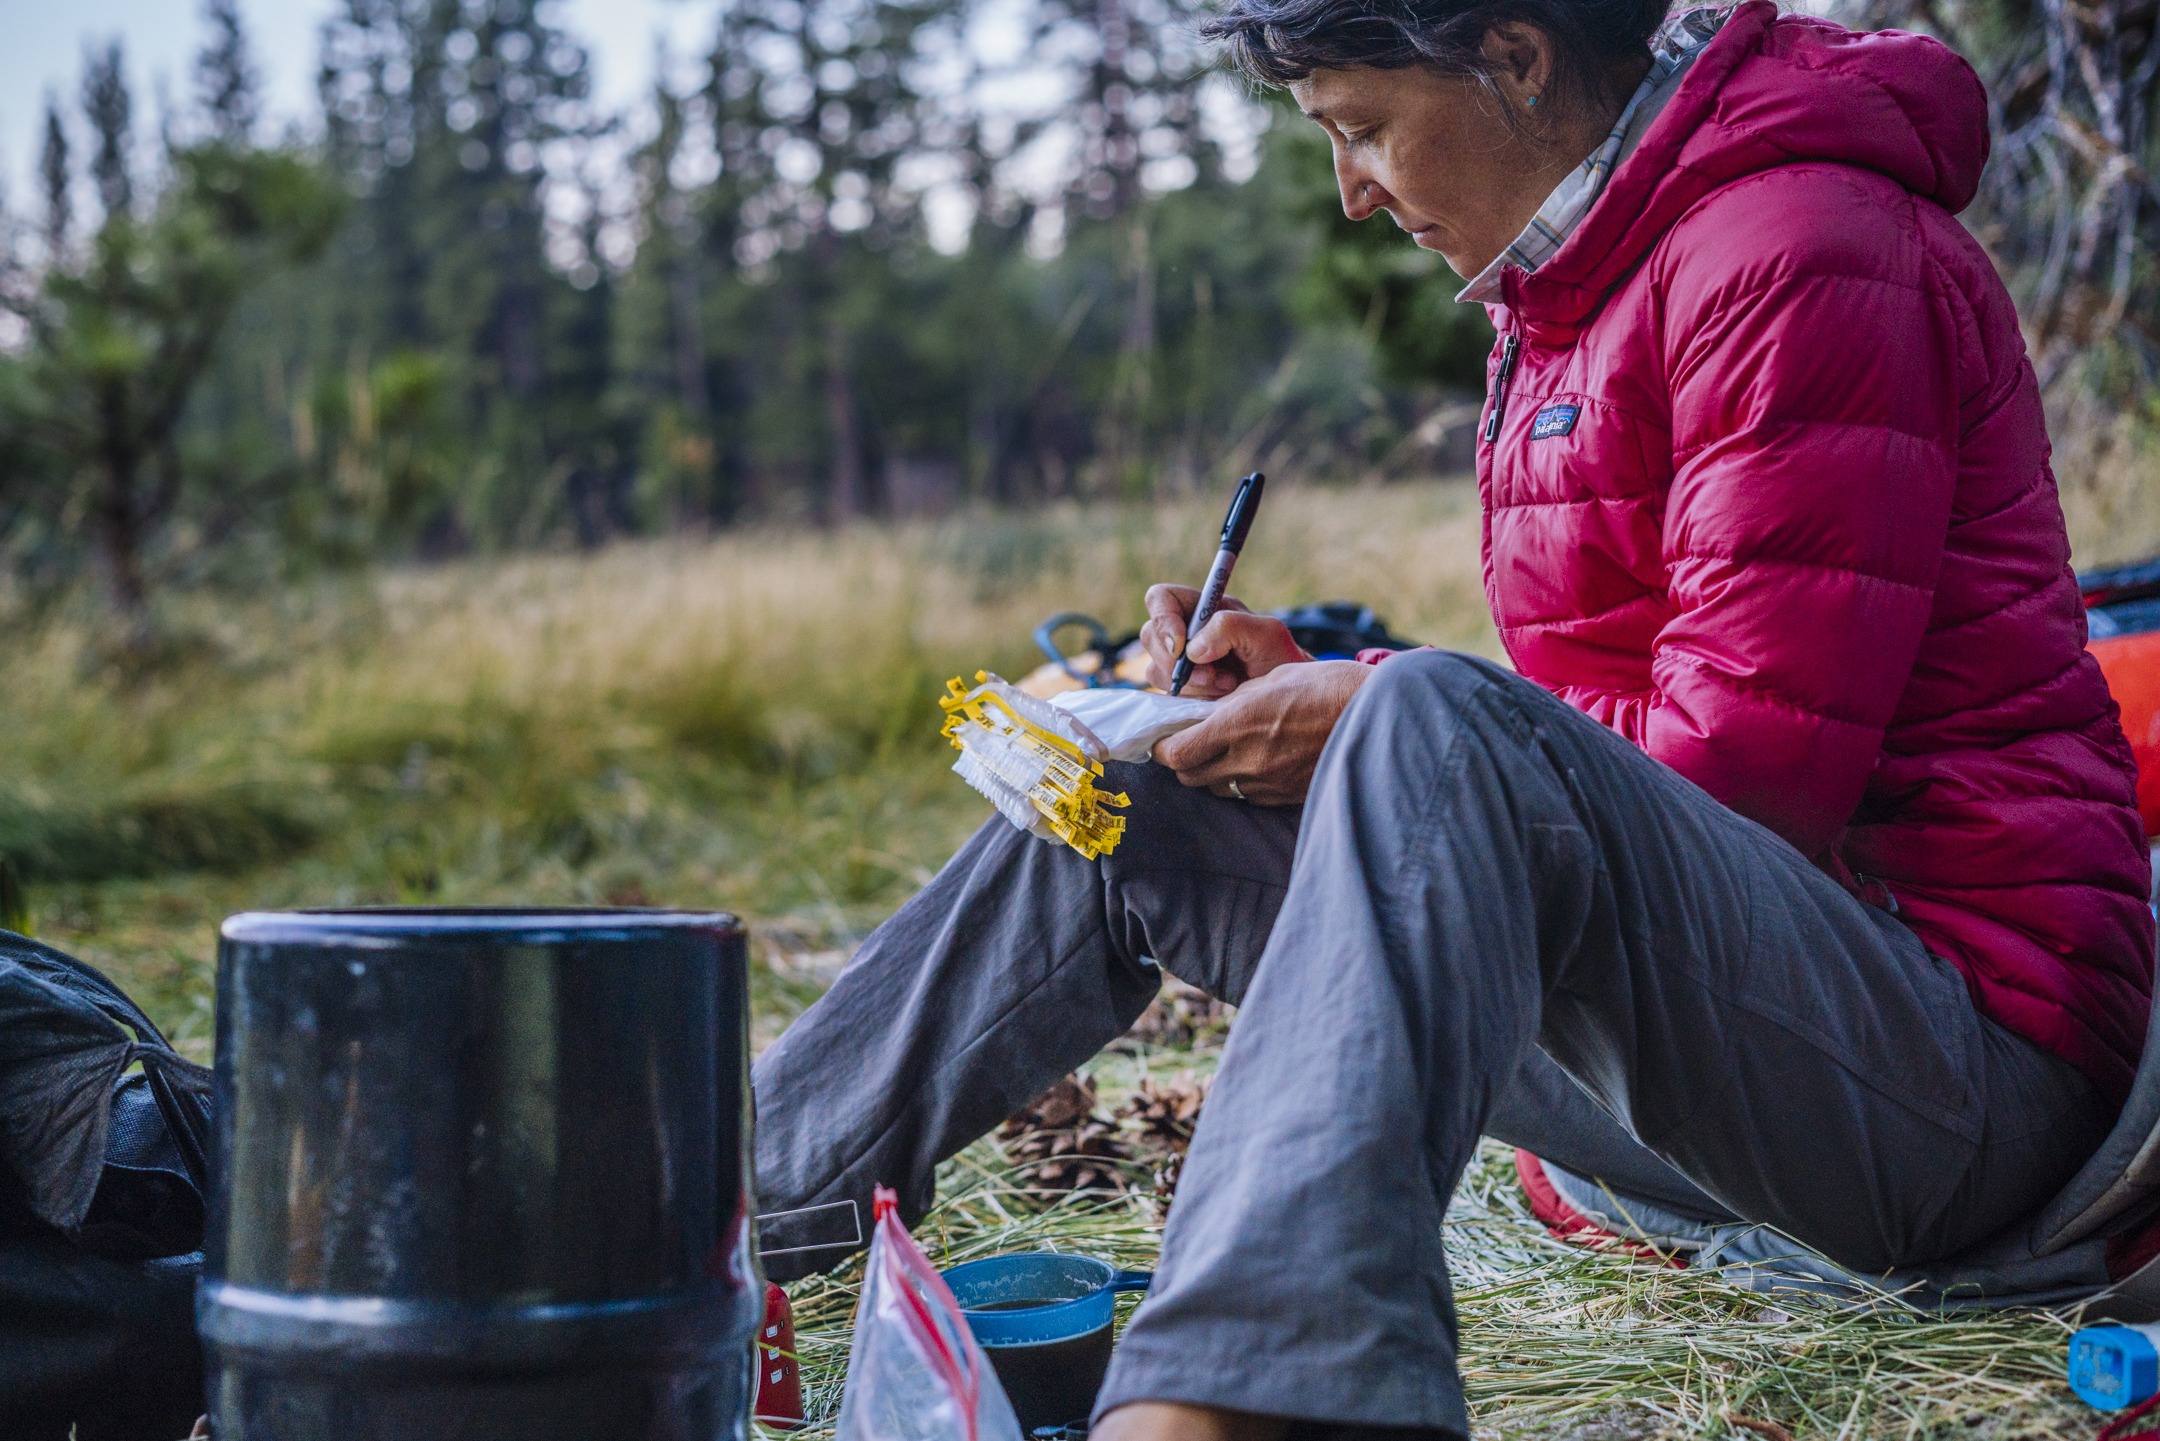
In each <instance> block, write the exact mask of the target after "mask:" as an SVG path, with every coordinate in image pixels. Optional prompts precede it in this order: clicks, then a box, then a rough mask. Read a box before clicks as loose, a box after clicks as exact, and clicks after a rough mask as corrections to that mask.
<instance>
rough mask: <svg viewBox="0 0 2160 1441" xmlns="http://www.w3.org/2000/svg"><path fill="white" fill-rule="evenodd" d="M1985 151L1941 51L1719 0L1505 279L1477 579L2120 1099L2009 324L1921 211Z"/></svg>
mask: <svg viewBox="0 0 2160 1441" xmlns="http://www.w3.org/2000/svg"><path fill="white" fill-rule="evenodd" d="M1987 144H1988V141H1987V111H1986V101H1985V97H1984V94H1983V92H1982V90H1981V87H1980V82H1979V81H1978V79H1977V78H1976V77H1975V76H1974V75H1973V72H1972V70H1971V69H1970V68H1969V67H1968V66H1967V65H1966V64H1965V62H1964V61H1962V60H1960V59H1959V58H1958V57H1957V56H1956V55H1954V54H1953V53H1951V51H1949V50H1948V49H1946V48H1944V47H1943V46H1942V45H1939V44H1937V43H1936V42H1935V41H1933V40H1929V39H1925V38H1922V37H1919V36H1914V35H1906V34H1899V33H1896V32H1885V33H1880V34H1859V33H1855V32H1852V31H1848V30H1845V29H1842V28H1840V27H1838V26H1836V25H1832V24H1829V23H1826V22H1823V21H1819V20H1812V19H1806V18H1802V17H1798V16H1780V15H1779V14H1778V13H1777V11H1776V9H1775V8H1774V7H1773V6H1772V5H1771V4H1770V3H1768V0H1750V3H1748V4H1745V5H1742V6H1741V7H1740V8H1739V10H1738V11H1736V12H1735V14H1734V15H1733V17H1732V19H1731V20H1730V21H1729V22H1728V23H1727V25H1726V26H1725V28H1724V30H1723V31H1722V32H1721V33H1720V34H1719V35H1718V36H1717V38H1716V39H1715V40H1713V41H1712V42H1711V43H1710V45H1709V47H1708V48H1707V49H1706V50H1705V51H1704V52H1703V54H1702V56H1701V57H1700V58H1699V59H1698V60H1697V61H1696V63H1695V65H1694V68H1693V69H1692V70H1691V71H1690V73H1689V74H1688V76H1687V78H1686V80H1685V81H1684V82H1683V84H1682V86H1681V88H1680V90H1679V92H1678V94H1677V95H1676V96H1675V97H1674V98H1673V100H1672V101H1671V103H1670V104H1669V105H1667V107H1666V109H1665V111H1664V113H1663V114H1662V115H1660V116H1659V117H1658V119H1657V120H1656V122H1655V123H1654V124H1653V125H1652V127H1651V129H1650V132H1649V133H1648V135H1646V136H1645V137H1644V139H1643V141H1642V143H1641V144H1640V146H1639V147H1638V148H1637V149H1636V151H1635V153H1634V154H1633V155H1631V156H1630V157H1629V158H1628V159H1627V161H1626V162H1625V163H1624V164H1622V165H1621V167H1620V168H1619V170H1618V171H1617V172H1616V173H1615V174H1614V176H1613V177H1612V180H1611V182H1610V185H1609V187H1608V188H1607V190H1606V192H1605V193H1604V195H1603V196H1602V197H1601V198H1600V199H1599V200H1598V202H1597V204H1596V205H1595V206H1594V207H1593V209H1592V210H1591V212H1590V214H1589V215H1588V216H1587V217H1585V219H1584V221H1583V223H1582V224H1581V226H1580V227H1579V228H1578V229H1577V230H1576V232H1575V233H1574V234H1573V235H1572V236H1570V237H1569V238H1568V241H1567V243H1566V244H1565V245H1563V246H1562V247H1561V248H1560V250H1559V251H1558V252H1556V253H1555V254H1554V255H1553V257H1552V258H1551V259H1550V260H1548V261H1547V262H1546V263H1545V264H1544V265H1543V266H1542V267H1540V268H1539V269H1538V270H1537V271H1536V272H1535V273H1526V272H1524V271H1522V270H1521V269H1511V270H1509V271H1508V272H1507V274H1506V276H1505V280H1504V291H1503V293H1504V295H1505V296H1506V300H1505V303H1504V304H1501V305H1496V306H1494V307H1492V314H1493V320H1494V323H1495V324H1496V325H1497V326H1498V327H1499V329H1500V332H1501V339H1500V343H1499V344H1498V345H1497V346H1496V347H1495V350H1494V356H1493V362H1492V382H1493V385H1494V388H1495V390H1496V392H1497V393H1498V395H1499V397H1500V398H1499V400H1498V401H1497V402H1496V403H1497V405H1498V407H1499V409H1500V413H1501V420H1500V423H1499V425H1498V428H1497V438H1496V439H1495V440H1494V441H1492V442H1491V443H1488V444H1485V445H1483V446H1481V448H1480V453H1479V461H1478V480H1479V487H1480V492H1481V494H1482V496H1483V499H1484V509H1485V587H1486V593H1487V596H1488V598H1489V599H1490V601H1491V604H1492V609H1493V615H1494V617H1495V618H1496V619H1497V620H1498V622H1499V627H1500V634H1501V637H1502V639H1503V640H1504V641H1505V643H1506V645H1507V648H1508V652H1509V654H1510V655H1511V656H1512V657H1513V658H1514V661H1515V664H1516V666H1517V667H1518V668H1519V669H1520V670H1521V672H1522V673H1523V674H1524V675H1526V676H1529V677H1530V678H1532V679H1533V680H1536V681H1538V682H1540V683H1541V684H1543V685H1545V686H1547V687H1549V688H1550V689H1552V690H1554V691H1555V692H1557V693H1558V694H1560V695H1561V696H1563V697H1565V698H1566V699H1567V700H1569V701H1571V702H1573V703H1574V704H1575V705H1577V706H1579V707H1581V708H1582V709H1583V710H1585V711H1587V712H1588V713H1590V714H1591V715H1593V716H1595V717H1597V718H1598V719H1599V720H1601V721H1603V722H1604V723H1606V724H1607V725H1610V726H1612V727H1613V728H1614V729H1616V730H1618V731H1619V732H1621V733H1622V734H1623V735H1625V736H1627V737H1628V739H1629V740H1631V741H1633V742H1634V743H1635V744H1637V745H1639V746H1641V747H1642V748H1643V749H1644V750H1645V751H1647V752H1649V753H1650V754H1651V755H1653V756H1655V757H1657V758H1658V759H1659V760H1661V761H1664V762H1665V763H1666V764H1668V765H1670V766H1672V767H1673V768H1674V769H1675V770H1677V771H1679V772H1680V773H1681V774H1682V775H1684V776H1687V777H1688V778H1689V779H1690V780H1693V781H1694V782H1696V783H1697V784H1698V785H1700V786H1702V787H1703V788H1704V789H1705V790H1707V791H1709V792H1710V794H1712V795H1714V796H1716V797H1717V798H1718V799H1719V800H1721V801H1723V802H1724V803H1725V804H1727V805H1729V806H1731V807H1732V808H1733V809H1734V810H1737V811H1739V812H1740V813H1741V814H1743V815H1747V816H1751V817H1753V818H1754V819H1756V820H1758V821H1760V822H1762V823H1763V824H1764V825H1766V826H1768V827H1770V828H1771V829H1772V830H1774V831H1776V832H1777V833H1778V834H1779V835H1781V836H1783V837H1784V838H1785V839H1786V840H1788V841H1790V842H1792V844H1793V845H1794V846H1796V847H1798V848H1799V850H1800V851H1801V853H1802V854H1804V855H1806V856H1808V857H1810V858H1812V859H1813V860H1814V861H1815V862H1816V863H1817V864H1818V865H1821V866H1822V867H1824V868H1825V869H1826V870H1828V871H1830V872H1831V874H1833V875H1836V876H1837V877H1839V878H1840V879H1841V880H1843V881H1845V882H1846V883H1847V884H1848V885H1850V886H1851V887H1852V888H1853V889H1854V890H1855V892H1856V893H1858V894H1859V895H1861V896H1862V897H1863V898H1864V899H1869V900H1872V901H1874V902H1876V903H1878V904H1894V905H1895V907H1896V909H1897V910H1898V912H1899V914H1901V915H1902V916H1903V918H1904V919H1905V920H1906V922H1907V923H1908V924H1910V925H1911V926H1912V928H1913V929H1914V930H1915V931H1917V932H1918V933H1919V934H1920V936H1921V937H1922V939H1924V940H1925V941H1926V942H1927V945H1928V948H1929V949H1930V950H1932V951H1934V952H1935V953H1936V954H1938V955H1941V956H1943V957H1945V958H1946V959H1948V960H1949V961H1951V962H1952V963H1953V964H1955V965H1956V966H1957V967H1958V968H1959V969H1960V970H1961V971H1962V972H1963V973H1964V975H1965V978H1966V981H1967V983H1968V984H1969V985H1970V987H1971V991H1972V996H1973V1000H1974V1002H1975V1004H1976V1005H1977V1006H1978V1007H1979V1008H1980V1010H1981V1011H1982V1012H1983V1013H1984V1014H1986V1015H1988V1016H1990V1017H1993V1018H1994V1019H1995V1020H1996V1021H1998V1022H2000V1023H2001V1024H2002V1025H2004V1026H2006V1027H2008V1028H2009V1029H2010V1030H2012V1031H2015V1032H2017V1033H2019V1034H2020V1035H2023V1036H2026V1037H2028V1038H2030V1039H2031V1040H2033V1041H2035V1042H2037V1043H2038V1044H2040V1045H2041V1046H2044V1047H2045V1048H2047V1049H2048V1050H2050V1051H2053V1052H2055V1053H2056V1054H2058V1055H2060V1056H2063V1057H2064V1058H2066V1059H2067V1060H2069V1061H2070V1062H2072V1063H2073V1064H2075V1065H2076V1066H2078V1067H2079V1068H2080V1069H2082V1070H2083V1071H2084V1072H2085V1073H2086V1074H2088V1075H2090V1076H2091V1077H2092V1079H2093V1081H2094V1082H2095V1084H2096V1085H2097V1086H2098V1087H2099V1089H2100V1090H2101V1091H2102V1092H2103V1093H2105V1094H2106V1095H2108V1096H2109V1097H2111V1098H2113V1099H2115V1100H2117V1101H2119V1100H2120V1099H2121V1097H2122V1096H2123V1094H2124V1093H2125V1092H2126V1091H2127V1090H2128V1087H2129V1084H2130V1079H2131V1076H2132V1074H2133V1073H2134V1071H2135V1069H2136V1066H2137V1062H2138V1055H2139V1052H2140V1050H2141V1048H2142V1045H2143V1040H2144V1034H2145V1021H2146V1012H2147V1009H2148V1007H2149V1006H2150V1004H2151V1000H2150V998H2151V993H2152V984H2153V982H2152V974H2153V947H2154V937H2153V917H2152V914H2151V912H2150V911H2148V909H2147V908H2146V896H2147V888H2148V885H2149V882H2150V877H2149V872H2148V859H2147V855H2146V849H2145V841H2144V834H2143V829H2142V827H2141V825H2140V823H2139V820H2138V813H2137V809H2136V798H2135V788H2136V775H2135V769H2134V767H2133V764H2132V761H2131V758H2130V751H2129V748H2128V746H2127V745H2126V743H2125V742H2124V739H2123V734H2122V729H2121V727H2120V725H2119V724H2118V722H2117V718H2116V710H2115V704H2114V702H2113V701H2112V700H2110V699H2109V697H2108V691H2107V686H2106V683H2105V682H2104V681H2103V680H2102V679H2101V675H2100V669H2099V667H2098V665H2096V664H2095V663H2094V661H2093V659H2092V657H2091V656H2089V655H2088V654H2087V653H2086V651H2085V618H2084V611H2083V609H2082V608H2081V607H2080V605H2079V601H2078V591H2077V585H2076V583H2075V581H2074V579H2073V577H2072V575H2071V571H2070V567H2069V544H2068V540H2067V538H2066V536H2065V534H2064V529H2063V518H2062V510H2061V506H2060V503H2059V502H2058V500H2057V497H2056V491H2055V480H2054V476H2053V473H2052V472H2051V471H2050V470H2049V468H2048V444H2047V435H2046V431H2045V428H2044V425H2043V422H2042V418H2041V412H2040V399H2039V394H2038V389H2037V386H2036V384H2035V382H2034V378H2033V371H2032V366H2031V365H2030V364H2029V363H2028V362H2027V360H2026V358H2025V349H2024V343H2023V340H2022V337H2021V336H2020V334H2019V331H2018V325H2017V317H2016V315H2015V313H2014V312H2013V310H2012V308H2011V302H2010V297H2009V295H2008V293H2007V292H2006V291H2005V290H2004V288H2003V285H2002V283H2001V281H2000V280H1999V279H1998V278H1997V276H1996V274H1995V271H1994V269H1993V267H1992V266H1991V265H1990V264H1989V261H1988V258H1987V256H1986V255H1985V254H1983V253H1982V251H1981V249H1980V247H1979V246H1978V245H1977V244H1976V243H1974V241H1973V240H1972V238H1971V237H1970V236H1969V235H1967V234H1966V233H1965V231H1964V229H1963V228H1962V227H1961V226H1959V224H1958V222H1957V221H1955V220H1954V219H1952V218H1951V217H1952V216H1953V215H1954V214H1955V213H1956V212H1957V211H1958V210H1960V209H1962V208H1963V207H1964V206H1965V205H1966V203H1967V202H1968V201H1970V200H1971V199H1972V196H1973V191H1974V187H1975V185H1976V184H1977V183H1978V180H1979V177H1980V167H1981V164H1982V163H1983V162H1984V161H1985V159H1986V158H1987Z"/></svg>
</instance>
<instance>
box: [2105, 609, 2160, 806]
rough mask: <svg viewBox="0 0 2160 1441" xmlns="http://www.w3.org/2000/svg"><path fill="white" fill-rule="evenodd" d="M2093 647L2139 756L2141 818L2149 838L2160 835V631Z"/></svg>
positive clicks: (2116, 638)
mask: <svg viewBox="0 0 2160 1441" xmlns="http://www.w3.org/2000/svg"><path fill="white" fill-rule="evenodd" d="M2090 649H2091V651H2092V653H2093V658H2094V659H2095V660H2097V661H2099V662H2100V673H2101V674H2102V675H2105V676H2106V677H2107V683H2108V689H2109V690H2110V691H2111V692H2113V693H2114V696H2115V704H2117V705H2119V706H2121V707H2122V727H2123V734H2125V735H2127V736H2129V737H2130V753H2131V754H2132V755H2134V756H2136V757H2137V768H2138V789H2137V797H2138V814H2139V815H2140V816H2142V817H2144V820H2145V835H2146V838H2147V839H2148V840H2149V839H2151V838H2152V837H2154V836H2160V630H2148V631H2143V632H2140V633H2138V634H2135V635H2118V636H2111V637H2108V638H2106V639H2103V640H2095V641H2093V642H2091V645H2090Z"/></svg>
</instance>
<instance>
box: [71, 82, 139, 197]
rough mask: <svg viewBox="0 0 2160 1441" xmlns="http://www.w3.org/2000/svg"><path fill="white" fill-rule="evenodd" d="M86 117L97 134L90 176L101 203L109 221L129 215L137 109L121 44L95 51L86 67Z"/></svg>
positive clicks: (84, 100) (133, 184)
mask: <svg viewBox="0 0 2160 1441" xmlns="http://www.w3.org/2000/svg"><path fill="white" fill-rule="evenodd" d="M82 97H83V113H84V114H85V115H86V116H88V117H89V120H90V128H91V130H93V131H94V132H96V134H97V153H96V154H94V155H92V156H91V157H90V174H91V175H92V176H93V177H94V178H95V179H96V181H97V189H98V203H99V204H100V205H102V206H104V207H105V214H106V216H107V218H111V217H114V216H120V215H125V214H127V212H128V210H129V209H130V208H131V207H132V206H133V205H134V203H135V181H134V176H133V173H132V170H131V168H130V166H129V163H128V142H129V139H130V135H129V127H130V125H131V123H132V120H131V116H132V112H133V109H134V101H133V98H132V97H131V96H130V95H129V94H128V83H127V68H126V66H125V64H124V63H123V62H122V58H121V52H120V42H119V41H118V40H114V41H111V42H110V43H109V44H107V45H106V47H105V48H104V49H103V50H92V51H91V52H90V54H89V56H88V57H87V59H86V60H85V62H84V65H83V89H82Z"/></svg>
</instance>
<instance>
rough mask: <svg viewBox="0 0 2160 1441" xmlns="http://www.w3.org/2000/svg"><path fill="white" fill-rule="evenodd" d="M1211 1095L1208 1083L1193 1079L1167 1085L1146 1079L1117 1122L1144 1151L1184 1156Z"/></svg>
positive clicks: (1136, 1090) (1122, 1107) (1189, 1077)
mask: <svg viewBox="0 0 2160 1441" xmlns="http://www.w3.org/2000/svg"><path fill="white" fill-rule="evenodd" d="M1207 1092H1208V1083H1207V1081H1206V1080H1204V1079H1201V1078H1199V1077H1195V1076H1191V1075H1184V1076H1179V1077H1177V1078H1176V1079H1175V1080H1171V1081H1167V1082H1158V1081H1156V1080H1155V1078H1154V1077H1152V1076H1150V1077H1146V1078H1144V1079H1143V1080H1142V1081H1141V1082H1140V1084H1139V1086H1138V1087H1136V1088H1135V1089H1134V1091H1133V1093H1132V1096H1131V1097H1130V1098H1129V1099H1128V1100H1127V1101H1126V1102H1125V1104H1124V1105H1122V1106H1120V1107H1118V1110H1117V1118H1118V1119H1119V1120H1120V1121H1122V1122H1124V1123H1125V1129H1126V1130H1127V1131H1128V1132H1130V1133H1132V1134H1133V1135H1134V1136H1135V1138H1136V1139H1137V1141H1138V1142H1139V1144H1140V1146H1141V1147H1142V1148H1143V1149H1146V1150H1151V1151H1162V1152H1182V1151H1183V1150H1184V1149H1185V1148H1186V1147H1187V1146H1189V1145H1191V1144H1192V1133H1193V1126H1194V1125H1195V1124H1197V1123H1198V1121H1199V1120H1200V1108H1201V1106H1203V1105H1204V1104H1206V1102H1207Z"/></svg>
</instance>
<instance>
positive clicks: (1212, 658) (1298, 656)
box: [1140, 585, 1312, 700]
mask: <svg viewBox="0 0 2160 1441" xmlns="http://www.w3.org/2000/svg"><path fill="white" fill-rule="evenodd" d="M1199 603H1200V592H1199V591H1197V590H1194V589H1193V588H1192V587H1191V586H1189V585H1151V586H1149V587H1148V593H1147V612H1148V618H1147V624H1146V625H1143V626H1142V627H1140V644H1141V645H1143V646H1144V647H1146V649H1147V654H1148V684H1149V685H1151V686H1154V687H1155V688H1156V689H1157V690H1168V689H1170V672H1171V670H1172V668H1173V667H1175V666H1176V665H1177V661H1178V657H1179V656H1181V655H1183V654H1185V652H1186V650H1187V648H1188V643H1187V638H1186V635H1185V628H1186V626H1187V625H1188V624H1189V623H1190V622H1191V620H1192V613H1193V607H1194V606H1196V605H1198V604H1199ZM1190 649H1191V651H1192V659H1193V670H1192V676H1191V678H1190V679H1188V680H1187V681H1186V682H1185V689H1184V691H1183V692H1182V694H1185V695H1188V696H1191V697H1193V698H1194V699H1196V700H1216V699H1219V698H1220V697H1222V696H1226V695H1228V694H1230V692H1232V691H1234V690H1236V689H1237V688H1238V687H1239V686H1240V685H1242V684H1244V683H1245V682H1246V681H1249V680H1257V679H1258V678H1260V677H1261V676H1264V675H1266V674H1267V673H1268V672H1269V671H1271V670H1273V669H1275V668H1276V667H1277V666H1282V665H1290V664H1293V663H1295V662H1298V661H1308V660H1311V659H1312V657H1311V656H1310V655H1307V654H1306V653H1305V651H1304V649H1303V648H1302V647H1300V646H1299V645H1298V643H1297V642H1296V641H1294V640H1292V639H1291V638H1290V627H1288V626H1286V625H1284V624H1283V623H1282V622H1281V621H1279V620H1277V619H1276V618H1275V617H1274V616H1271V615H1254V614H1253V613H1252V612H1251V611H1249V610H1247V609H1246V608H1245V606H1244V605H1243V604H1242V603H1241V602H1239V601H1236V600H1233V599H1231V598H1230V597H1229V596H1224V597H1223V601H1222V605H1221V606H1220V607H1219V608H1218V609H1217V610H1216V612H1215V615H1214V618H1213V619H1211V620H1210V621H1208V623H1207V624H1206V625H1204V626H1202V627H1201V628H1200V633H1199V634H1198V635H1196V636H1193V637H1192V638H1191V641H1190Z"/></svg>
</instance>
